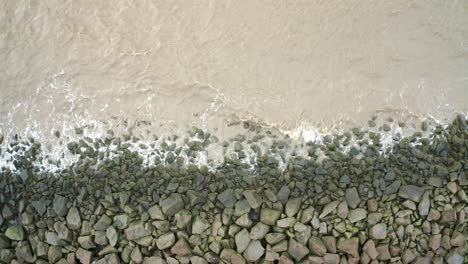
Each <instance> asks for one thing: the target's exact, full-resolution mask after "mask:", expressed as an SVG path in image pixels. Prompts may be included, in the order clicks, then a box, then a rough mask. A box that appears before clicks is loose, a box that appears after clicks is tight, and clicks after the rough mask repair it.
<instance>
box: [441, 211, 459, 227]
mask: <svg viewBox="0 0 468 264" xmlns="http://www.w3.org/2000/svg"><path fill="white" fill-rule="evenodd" d="M455 221H457V213H456V212H455V210H454V209H453V208H449V209H445V210H444V211H443V212H442V214H441V218H440V223H441V224H451V223H454V222H455Z"/></svg>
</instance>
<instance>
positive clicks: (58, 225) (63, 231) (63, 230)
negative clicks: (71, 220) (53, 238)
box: [54, 221, 72, 241]
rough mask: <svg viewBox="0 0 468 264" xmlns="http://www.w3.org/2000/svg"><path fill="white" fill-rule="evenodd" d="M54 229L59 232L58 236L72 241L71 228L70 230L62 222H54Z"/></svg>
mask: <svg viewBox="0 0 468 264" xmlns="http://www.w3.org/2000/svg"><path fill="white" fill-rule="evenodd" d="M54 229H55V231H56V232H57V236H58V238H59V239H61V240H65V241H71V240H72V234H71V232H70V230H68V228H67V226H66V225H65V224H63V223H62V222H60V221H59V222H55V224H54Z"/></svg>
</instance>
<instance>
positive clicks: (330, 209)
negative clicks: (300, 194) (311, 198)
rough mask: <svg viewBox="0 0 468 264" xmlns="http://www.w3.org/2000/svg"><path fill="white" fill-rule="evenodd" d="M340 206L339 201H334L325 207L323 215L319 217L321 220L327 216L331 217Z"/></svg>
mask: <svg viewBox="0 0 468 264" xmlns="http://www.w3.org/2000/svg"><path fill="white" fill-rule="evenodd" d="M337 206H338V201H333V202H330V203H328V204H327V205H325V206H324V207H323V209H322V213H321V214H320V215H319V218H324V217H326V216H327V215H329V214H330V213H331V212H333V211H334V210H335V209H336V207H337Z"/></svg>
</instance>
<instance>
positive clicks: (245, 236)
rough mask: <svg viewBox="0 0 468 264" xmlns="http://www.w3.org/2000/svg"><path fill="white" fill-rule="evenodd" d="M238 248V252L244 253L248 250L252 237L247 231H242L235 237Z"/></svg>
mask: <svg viewBox="0 0 468 264" xmlns="http://www.w3.org/2000/svg"><path fill="white" fill-rule="evenodd" d="M235 242H236V248H237V252H239V253H242V252H244V251H245V249H247V247H248V246H249V244H250V236H249V231H247V229H245V228H244V229H242V230H241V231H240V232H239V233H237V235H236V236H235Z"/></svg>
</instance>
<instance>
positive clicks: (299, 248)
mask: <svg viewBox="0 0 468 264" xmlns="http://www.w3.org/2000/svg"><path fill="white" fill-rule="evenodd" d="M288 253H289V255H291V257H293V259H294V260H296V261H297V262H299V261H301V260H302V259H303V258H304V257H305V256H307V255H308V254H309V249H308V248H307V247H306V246H305V245H304V244H301V243H299V242H297V241H296V240H294V239H292V238H291V239H289V243H288Z"/></svg>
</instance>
